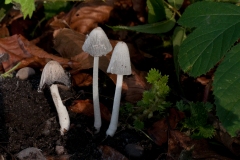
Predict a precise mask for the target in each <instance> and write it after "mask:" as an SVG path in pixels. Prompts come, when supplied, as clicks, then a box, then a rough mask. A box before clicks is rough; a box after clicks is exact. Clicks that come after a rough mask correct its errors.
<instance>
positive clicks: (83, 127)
mask: <svg viewBox="0 0 240 160" xmlns="http://www.w3.org/2000/svg"><path fill="white" fill-rule="evenodd" d="M39 81H40V73H39V74H37V75H35V76H34V77H31V78H30V79H28V80H25V81H23V80H19V79H18V78H15V77H14V78H6V79H3V80H2V81H1V83H0V106H1V107H0V117H1V119H0V154H2V155H3V156H4V157H5V158H6V159H14V158H15V156H14V155H15V154H16V153H18V152H20V151H21V150H23V149H25V148H28V147H36V148H39V149H41V150H42V153H43V154H44V155H45V156H56V155H57V153H56V151H55V148H56V146H63V147H64V148H65V153H64V154H68V155H70V159H101V153H100V151H99V147H100V146H104V145H108V146H111V147H112V148H114V149H116V150H117V151H119V152H120V153H122V154H123V155H125V156H126V157H128V158H129V156H128V155H127V154H126V152H125V146H126V145H127V144H137V145H139V146H142V147H143V149H144V154H143V156H142V158H141V159H156V157H158V156H159V155H160V154H161V153H162V152H164V151H163V150H162V147H159V146H156V145H155V144H154V143H153V142H152V141H150V140H149V139H148V138H147V137H146V136H145V135H144V134H142V133H140V132H137V131H135V130H131V129H124V128H121V127H119V130H118V132H117V133H116V134H115V136H114V137H113V138H110V137H108V138H106V136H105V132H106V130H107V127H108V122H103V126H102V129H101V131H100V133H98V134H93V117H87V116H85V115H82V114H75V113H71V112H70V113H69V114H70V119H71V128H70V130H69V131H68V133H67V134H65V135H64V136H61V135H60V132H59V129H60V126H59V123H58V116H57V112H56V110H55V106H54V104H53V101H52V98H51V94H50V91H49V89H48V87H46V88H45V90H44V91H43V92H38V91H37V89H38V85H39ZM59 90H60V95H61V97H62V99H63V101H64V103H65V105H66V106H69V104H71V102H72V101H73V100H74V99H76V97H78V98H79V97H80V98H84V97H83V96H81V95H83V94H82V91H81V90H77V89H76V90H73V89H72V90H70V91H65V90H61V89H59ZM165 152H166V151H165Z"/></svg>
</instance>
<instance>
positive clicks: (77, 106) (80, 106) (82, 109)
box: [68, 99, 111, 121]
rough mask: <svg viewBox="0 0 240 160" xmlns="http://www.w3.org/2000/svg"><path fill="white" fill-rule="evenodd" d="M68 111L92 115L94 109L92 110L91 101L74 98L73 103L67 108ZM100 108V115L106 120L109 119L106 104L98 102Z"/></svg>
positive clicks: (109, 115)
mask: <svg viewBox="0 0 240 160" xmlns="http://www.w3.org/2000/svg"><path fill="white" fill-rule="evenodd" d="M68 109H69V110H70V111H72V112H75V113H82V114H85V115H87V116H91V117H93V115H94V111H93V101H92V100H89V99H86V100H75V101H74V102H73V105H72V106H70V107H69V108H68ZM100 110H101V117H102V118H103V119H104V120H106V121H110V119H111V113H110V112H109V110H108V109H107V107H106V106H104V105H103V104H102V103H100Z"/></svg>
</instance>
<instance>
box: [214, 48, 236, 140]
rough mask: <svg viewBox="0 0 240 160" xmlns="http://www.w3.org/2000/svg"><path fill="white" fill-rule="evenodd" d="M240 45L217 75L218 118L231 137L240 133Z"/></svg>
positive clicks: (215, 88) (215, 83)
mask: <svg viewBox="0 0 240 160" xmlns="http://www.w3.org/2000/svg"><path fill="white" fill-rule="evenodd" d="M239 82H240V44H238V45H236V46H234V47H233V48H232V49H231V51H230V52H229V53H228V54H227V55H226V57H225V58H224V60H223V62H222V63H221V64H220V65H219V67H218V68H217V71H216V73H215V77H214V82H213V88H214V91H213V93H214V95H215V104H216V109H217V116H218V117H219V119H220V121H221V123H222V125H223V126H224V128H225V129H226V130H227V131H228V132H229V133H230V135H231V136H236V134H237V132H239V131H240V96H239V95H240V83H239Z"/></svg>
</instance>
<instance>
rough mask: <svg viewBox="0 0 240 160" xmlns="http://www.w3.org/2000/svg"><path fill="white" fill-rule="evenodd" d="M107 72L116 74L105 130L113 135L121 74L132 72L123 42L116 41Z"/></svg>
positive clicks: (121, 79) (116, 122)
mask: <svg viewBox="0 0 240 160" xmlns="http://www.w3.org/2000/svg"><path fill="white" fill-rule="evenodd" d="M107 72H108V73H112V74H117V82H116V90H115V95H114V101H113V110H112V117H111V121H110V125H109V127H108V130H107V132H106V134H107V135H109V136H113V135H114V134H115V132H116V130H117V124H118V116H119V107H120V100H121V92H122V82H123V75H130V74H131V73H132V70H131V62H130V56H129V50H128V46H127V44H126V43H125V42H118V43H117V45H116V46H115V48H114V50H113V53H112V57H111V60H110V63H109V66H108V69H107Z"/></svg>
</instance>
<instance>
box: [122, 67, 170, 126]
mask: <svg viewBox="0 0 240 160" xmlns="http://www.w3.org/2000/svg"><path fill="white" fill-rule="evenodd" d="M146 79H147V82H148V83H150V84H151V85H152V86H151V89H150V90H147V91H144V92H143V98H142V100H141V101H139V102H138V103H137V107H136V108H134V106H133V105H131V104H129V103H128V104H126V105H125V106H124V107H123V108H122V109H121V114H125V115H128V116H131V117H133V119H134V122H133V125H134V127H135V128H137V129H143V128H144V120H146V119H148V118H152V117H153V115H154V113H156V112H158V114H157V115H159V114H162V113H164V111H165V110H166V109H167V108H168V107H170V106H171V103H169V102H167V101H166V96H167V95H168V94H169V91H170V88H169V86H168V85H167V83H168V76H166V75H164V76H162V75H161V73H160V72H159V71H158V70H156V69H151V70H150V71H149V73H148V75H147V77H146ZM133 108H134V109H133Z"/></svg>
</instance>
